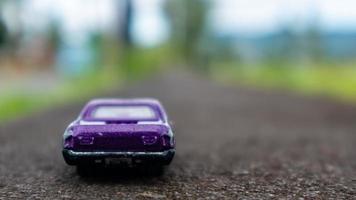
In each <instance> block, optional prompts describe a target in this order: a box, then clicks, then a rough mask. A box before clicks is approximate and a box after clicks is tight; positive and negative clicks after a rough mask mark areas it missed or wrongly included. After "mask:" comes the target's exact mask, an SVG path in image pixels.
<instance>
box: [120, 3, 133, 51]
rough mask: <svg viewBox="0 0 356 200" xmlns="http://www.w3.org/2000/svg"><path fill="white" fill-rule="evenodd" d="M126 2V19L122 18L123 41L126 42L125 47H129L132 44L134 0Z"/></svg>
mask: <svg viewBox="0 0 356 200" xmlns="http://www.w3.org/2000/svg"><path fill="white" fill-rule="evenodd" d="M124 2H125V3H124V16H123V18H124V19H123V20H122V25H121V27H120V30H121V41H122V42H123V44H124V48H129V47H131V46H132V37H131V26H132V17H133V13H134V8H133V5H132V0H125V1H124Z"/></svg>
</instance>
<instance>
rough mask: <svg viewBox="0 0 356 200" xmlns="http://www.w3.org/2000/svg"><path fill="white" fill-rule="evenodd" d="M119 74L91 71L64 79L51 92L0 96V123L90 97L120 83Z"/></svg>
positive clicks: (18, 92)
mask: <svg viewBox="0 0 356 200" xmlns="http://www.w3.org/2000/svg"><path fill="white" fill-rule="evenodd" d="M119 80H120V76H119V75H118V74H117V73H114V72H111V73H110V72H100V73H99V72H96V73H94V72H92V73H88V74H86V75H84V76H82V77H80V78H73V79H66V80H64V81H63V84H61V85H60V86H59V87H58V88H56V89H55V90H54V91H52V92H43V93H41V92H38V93H36V94H31V95H30V94H26V92H25V91H24V92H21V91H17V92H16V93H14V92H12V93H11V94H5V95H4V94H3V95H2V96H0V123H3V122H6V121H8V120H11V119H14V118H18V117H21V116H23V115H26V114H29V113H31V112H33V111H35V110H39V109H44V108H47V107H50V106H53V105H57V104H61V103H65V102H68V101H74V100H79V99H81V98H86V97H90V96H91V95H94V94H96V93H97V92H99V91H103V90H106V89H110V88H112V87H113V86H115V87H117V86H119V85H120V81H119Z"/></svg>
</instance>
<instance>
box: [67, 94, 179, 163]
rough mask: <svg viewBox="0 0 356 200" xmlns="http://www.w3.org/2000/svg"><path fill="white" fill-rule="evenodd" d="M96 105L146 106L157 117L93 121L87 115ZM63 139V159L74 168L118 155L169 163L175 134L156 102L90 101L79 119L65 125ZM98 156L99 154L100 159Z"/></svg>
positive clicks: (138, 100) (173, 148)
mask: <svg viewBox="0 0 356 200" xmlns="http://www.w3.org/2000/svg"><path fill="white" fill-rule="evenodd" d="M98 106H149V107H150V108H152V110H153V111H154V112H155V114H156V118H154V119H140V120H132V119H130V120H125V119H96V118H93V117H91V115H90V113H91V112H92V111H93V110H94V109H96V108H97V107H98ZM63 137H64V143H63V155H64V159H65V161H66V162H67V163H68V164H74V165H75V164H78V162H80V161H82V160H88V158H89V160H90V159H105V158H106V157H113V155H114V154H115V155H116V154H118V153H119V154H120V157H121V156H125V157H127V156H132V155H135V153H137V154H139V155H140V156H139V159H146V156H145V155H146V154H147V155H148V156H147V157H154V158H156V157H157V158H158V160H163V161H165V162H164V163H165V164H169V163H170V161H171V160H172V159H173V156H174V152H175V140H174V135H173V132H172V129H171V127H170V125H169V123H168V118H167V115H166V112H165V110H164V108H163V107H162V105H161V104H160V102H159V101H157V100H155V99H98V100H93V101H90V102H89V103H88V104H87V105H86V106H85V107H84V109H83V111H82V112H81V114H80V115H79V117H78V119H77V120H75V121H74V122H73V123H71V124H70V125H69V126H68V128H67V129H66V131H65V133H64V136H63ZM98 153H100V155H102V156H100V157H99V158H98V156H97V155H98ZM74 154H75V155H74ZM77 154H83V155H84V154H85V156H77ZM156 154H157V156H156ZM160 154H162V155H160ZM166 154H167V155H168V156H167V155H166ZM94 155H95V156H94ZM152 155H155V156H152ZM115 157H116V156H115ZM155 160H157V159H155Z"/></svg>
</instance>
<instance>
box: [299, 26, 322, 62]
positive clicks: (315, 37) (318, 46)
mask: <svg viewBox="0 0 356 200" xmlns="http://www.w3.org/2000/svg"><path fill="white" fill-rule="evenodd" d="M321 32H322V31H321V30H320V29H319V27H318V25H317V24H316V23H312V24H311V25H310V26H309V27H308V29H307V30H306V32H305V34H304V40H305V44H306V45H305V51H306V53H307V55H308V57H309V58H310V60H311V61H313V62H320V61H321V60H323V58H324V47H323V40H322V34H321Z"/></svg>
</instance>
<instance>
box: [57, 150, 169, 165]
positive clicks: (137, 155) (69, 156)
mask: <svg viewBox="0 0 356 200" xmlns="http://www.w3.org/2000/svg"><path fill="white" fill-rule="evenodd" d="M62 153H63V157H64V160H65V161H66V163H67V164H68V165H78V164H83V163H104V162H105V161H104V160H105V159H106V158H132V160H133V161H140V162H141V161H142V162H144V163H152V164H161V165H169V164H170V163H171V161H172V159H173V157H174V154H175V150H174V149H169V150H166V151H162V152H105V151H103V152H101V151H96V152H79V151H73V150H68V149H63V151H62Z"/></svg>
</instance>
